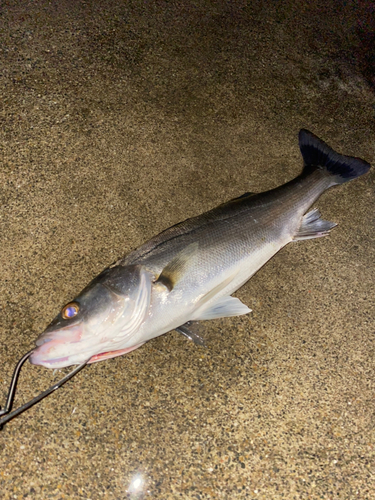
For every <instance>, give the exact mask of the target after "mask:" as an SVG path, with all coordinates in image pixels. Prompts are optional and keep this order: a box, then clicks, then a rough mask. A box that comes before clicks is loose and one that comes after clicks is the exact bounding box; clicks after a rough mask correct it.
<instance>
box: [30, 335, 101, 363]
mask: <svg viewBox="0 0 375 500" xmlns="http://www.w3.org/2000/svg"><path fill="white" fill-rule="evenodd" d="M62 333H63V335H62ZM82 333H83V332H82V328H81V327H80V326H75V327H73V328H70V329H69V330H67V331H65V332H62V331H61V330H60V331H57V332H56V334H54V332H48V331H46V332H45V336H44V334H43V335H41V336H40V337H39V338H38V339H37V341H36V346H37V347H36V349H35V350H34V352H33V353H32V354H31V356H30V358H29V360H30V363H31V364H33V365H40V366H45V367H46V368H64V367H65V366H71V365H74V364H80V363H83V362H84V361H86V360H87V359H89V357H90V355H93V354H96V353H95V351H94V352H93V353H86V352H79V351H78V352H77V347H78V344H79V343H80V342H82Z"/></svg>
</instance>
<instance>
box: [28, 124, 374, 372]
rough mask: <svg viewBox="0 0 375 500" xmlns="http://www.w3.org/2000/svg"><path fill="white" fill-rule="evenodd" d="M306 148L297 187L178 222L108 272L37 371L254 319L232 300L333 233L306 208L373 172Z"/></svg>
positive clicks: (62, 318)
mask: <svg viewBox="0 0 375 500" xmlns="http://www.w3.org/2000/svg"><path fill="white" fill-rule="evenodd" d="M299 147H300V151H301V154H302V157H303V161H304V167H303V170H302V172H301V174H300V175H299V176H297V177H296V178H295V179H293V180H291V181H289V182H287V183H286V184H284V185H282V186H279V187H277V188H275V189H271V190H269V191H266V192H263V193H256V194H255V193H245V194H243V195H242V196H239V197H238V198H235V199H233V200H231V201H229V202H226V203H223V204H221V205H219V206H218V207H216V208H214V209H212V210H209V211H208V212H205V213H203V214H201V215H198V216H196V217H193V218H190V219H187V220H185V221H183V222H180V223H179V224H176V225H174V226H172V227H170V228H169V229H166V230H164V231H163V232H161V233H160V234H158V235H157V236H155V237H153V238H151V239H150V240H149V241H147V242H146V243H144V244H143V245H141V246H140V247H139V248H137V249H136V250H134V251H132V252H131V253H130V254H129V255H127V256H125V257H123V258H121V259H120V260H118V261H117V262H115V263H114V264H112V265H110V266H109V267H107V268H106V269H105V270H104V271H103V272H101V273H100V274H99V275H98V276H97V277H96V278H95V279H94V280H93V281H91V282H90V283H89V284H88V285H87V286H86V287H85V288H84V289H83V290H82V291H81V292H80V293H79V294H78V295H77V296H76V297H75V298H74V299H73V300H72V301H71V302H69V303H68V304H66V305H65V306H64V307H63V308H62V309H61V310H60V312H59V314H58V315H57V316H56V318H55V319H54V320H53V321H52V323H51V324H50V325H49V326H48V327H47V328H46V330H45V331H44V332H43V333H42V334H41V335H40V336H39V337H38V339H37V340H36V348H35V349H34V351H33V352H32V354H31V356H30V362H31V363H32V364H34V365H41V366H44V367H46V368H53V369H55V368H63V367H66V366H71V365H76V364H80V363H83V362H86V361H87V362H88V363H94V362H99V361H102V360H105V359H110V358H114V357H116V356H120V355H123V354H126V353H129V352H131V351H133V350H134V349H138V348H139V347H140V346H142V345H143V344H144V343H145V342H147V341H149V340H151V339H153V338H155V337H158V336H160V335H163V334H165V333H167V332H170V331H172V330H177V331H179V332H180V333H182V334H184V335H187V336H189V330H188V329H187V327H186V324H187V323H188V322H190V321H201V320H210V319H215V318H223V317H231V316H239V315H243V314H248V313H250V312H251V310H250V309H249V307H248V306H247V305H245V304H243V303H242V302H241V301H240V300H239V299H238V298H235V297H233V296H232V294H233V293H234V292H235V291H236V290H238V289H239V288H240V287H241V286H242V285H244V284H245V283H246V282H247V281H248V280H249V279H250V278H251V277H252V276H253V275H254V274H255V273H256V272H257V271H258V270H259V269H260V268H261V267H262V266H263V265H264V264H265V263H266V262H267V261H268V260H269V259H271V257H273V256H274V255H275V254H276V253H277V252H279V251H280V250H281V249H282V248H283V247H285V245H287V244H288V243H291V242H293V241H300V240H305V239H311V238H320V237H323V236H326V235H328V234H329V232H330V231H331V229H332V228H333V227H335V226H336V224H335V223H333V222H329V221H326V220H323V219H322V218H321V215H320V212H319V211H318V210H317V209H315V208H314V209H313V210H311V211H308V210H309V208H310V207H311V206H312V204H313V203H314V202H315V201H316V200H317V199H318V198H319V196H320V195H321V194H322V193H323V192H324V191H326V190H327V189H329V188H331V187H332V186H336V185H340V184H343V183H345V182H348V181H350V180H352V179H355V178H357V177H359V176H361V175H363V174H365V173H366V172H368V170H369V169H370V167H371V166H370V164H369V163H367V162H366V161H364V160H362V159H360V158H357V157H351V156H344V155H341V154H339V153H337V152H336V151H334V150H333V149H332V148H331V147H329V146H328V145H327V144H326V143H325V142H324V141H322V140H321V139H319V138H318V137H317V136H316V135H314V134H313V133H311V132H309V131H308V130H305V129H302V130H300V132H299Z"/></svg>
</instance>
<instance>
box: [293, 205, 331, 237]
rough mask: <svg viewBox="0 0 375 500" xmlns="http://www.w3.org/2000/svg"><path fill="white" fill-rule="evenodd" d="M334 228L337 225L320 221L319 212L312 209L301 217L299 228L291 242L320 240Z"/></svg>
mask: <svg viewBox="0 0 375 500" xmlns="http://www.w3.org/2000/svg"><path fill="white" fill-rule="evenodd" d="M335 226H337V224H335V223H334V222H329V221H328V220H323V219H321V218H320V212H319V210H318V209H317V208H314V209H313V210H311V211H310V212H308V213H307V214H305V215H304V216H303V219H302V223H301V226H300V228H299V230H298V232H297V234H296V235H295V236H294V238H293V240H294V241H299V240H310V239H312V238H321V237H322V236H327V234H329V232H330V230H331V229H333V228H334V227H335Z"/></svg>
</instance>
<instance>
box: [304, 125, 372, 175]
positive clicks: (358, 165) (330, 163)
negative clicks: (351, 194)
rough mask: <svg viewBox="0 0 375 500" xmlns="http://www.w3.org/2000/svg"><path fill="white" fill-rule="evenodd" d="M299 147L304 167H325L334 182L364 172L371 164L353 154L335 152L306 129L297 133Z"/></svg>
mask: <svg viewBox="0 0 375 500" xmlns="http://www.w3.org/2000/svg"><path fill="white" fill-rule="evenodd" d="M299 148H300V150H301V154H302V156H303V160H304V162H305V168H311V167H325V168H326V170H328V172H329V173H330V174H331V175H332V176H333V177H334V179H333V182H334V183H335V184H343V183H344V182H348V181H351V180H352V179H355V178H356V177H359V176H360V175H363V174H365V173H366V172H368V170H369V169H370V168H371V165H370V164H369V163H367V162H366V161H364V160H361V159H360V158H355V157H354V156H344V155H340V154H339V153H336V151H334V150H333V149H332V148H330V147H329V146H328V145H327V144H326V143H325V142H323V141H322V140H321V139H319V137H317V136H316V135H314V134H312V133H311V132H309V131H308V130H305V129H301V130H300V133H299Z"/></svg>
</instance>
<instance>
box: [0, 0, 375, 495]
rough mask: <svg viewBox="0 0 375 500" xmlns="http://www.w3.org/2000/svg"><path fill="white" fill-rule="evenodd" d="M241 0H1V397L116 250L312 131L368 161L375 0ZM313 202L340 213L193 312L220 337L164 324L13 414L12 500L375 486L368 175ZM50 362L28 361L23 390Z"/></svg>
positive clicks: (289, 154) (288, 167) (9, 450)
mask: <svg viewBox="0 0 375 500" xmlns="http://www.w3.org/2000/svg"><path fill="white" fill-rule="evenodd" d="M249 4H250V5H247V4H246V2H241V1H238V2H228V3H225V2H217V3H216V2H205V1H203V0H202V1H196V2H193V1H191V2H188V1H186V2H181V1H176V2H161V1H157V2H146V1H144V2H142V1H137V2H122V1H113V2H111V1H109V0H102V1H100V2H99V1H98V2H90V1H88V2H79V1H77V2H73V1H72V2H68V1H64V0H62V1H61V0H59V1H55V0H53V1H51V2H47V1H35V2H31V1H30V2H27V1H22V2H21V1H20V2H14V1H6V2H2V3H1V4H0V9H1V10H0V35H1V44H0V65H1V73H0V74H1V79H0V89H1V101H0V102H1V111H0V119H1V140H0V150H1V167H0V169H1V171H0V193H1V212H0V214H1V231H0V237H1V248H0V259H1V262H0V269H1V295H0V297H1V298H0V306H1V315H0V316H1V321H0V357H1V373H0V385H1V391H0V396H1V401H4V400H5V396H6V392H7V388H8V384H9V380H10V376H11V373H12V370H13V367H14V365H15V363H16V361H17V360H18V359H19V357H20V356H21V355H22V354H23V353H25V352H26V351H28V350H29V349H30V348H31V347H32V346H33V345H34V340H35V338H36V337H37V336H38V335H39V333H41V332H42V331H43V329H44V328H45V327H46V325H47V324H48V323H49V322H50V321H51V319H52V318H53V317H54V316H55V315H56V314H57V313H58V311H59V309H60V308H61V306H62V305H64V303H66V302H67V301H69V300H70V299H72V298H73V297H74V296H75V295H76V294H77V292H79V291H80V290H81V289H82V288H83V286H85V285H86V284H87V283H88V282H89V280H90V279H92V278H93V277H94V276H95V275H97V274H98V273H99V272H100V271H101V270H102V269H103V268H105V267H106V266H107V265H109V264H110V263H112V262H113V261H114V260H115V259H117V258H118V257H120V256H122V255H124V254H126V253H127V252H129V251H130V250H132V249H133V248H135V247H137V246H138V245H140V244H141V243H142V242H143V241H145V240H146V239H148V238H150V237H151V236H153V235H154V234H156V233H158V232H159V231H161V230H162V229H164V228H166V227H168V226H170V225H172V224H174V223H176V222H178V221H180V220H183V219H185V218H187V217H190V216H193V215H196V214H199V213H201V212H202V211H204V210H207V209H209V208H212V207H213V206H215V205H217V204H219V203H221V202H223V201H225V200H228V199H230V198H232V197H235V196H238V195H240V194H242V193H243V192H245V191H256V192H257V191H263V190H266V189H268V188H271V187H274V186H277V185H279V184H282V183H284V182H285V181H287V180H289V179H291V178H293V177H294V176H296V175H297V174H298V173H299V171H300V169H301V166H302V161H301V156H300V153H299V150H298V143H297V134H298V131H299V129H300V128H301V127H305V128H308V129H310V130H312V131H313V132H314V133H316V134H317V135H319V136H321V137H322V138H323V139H324V140H325V141H327V142H328V143H329V144H331V145H332V146H333V147H335V148H336V149H338V150H339V151H341V152H344V153H346V154H352V155H355V156H360V157H363V158H365V159H366V160H367V161H369V162H374V131H375V124H374V109H375V108H374V105H375V98H374V88H375V77H374V74H375V64H374V48H373V47H374V43H373V42H374V40H375V36H374V30H375V22H374V12H373V10H371V3H370V2H369V3H367V4H366V3H361V4H357V3H355V2H353V3H352V2H341V1H339V0H337V1H336V2H333V1H332V0H331V1H327V0H325V1H322V2H315V1H314V2H298V1H289V2H284V3H283V2H274V3H273V2H261V1H259V2H257V1H255V2H254V1H252V2H249ZM344 4H345V6H344ZM366 5H367V7H366ZM317 206H318V207H319V209H320V210H321V212H322V214H323V216H324V217H325V218H326V219H328V220H332V221H335V222H337V223H338V224H339V225H338V227H337V228H336V229H335V230H334V231H333V232H332V234H331V236H330V237H329V238H324V239H319V240H312V241H306V242H299V243H295V244H293V245H289V246H288V247H287V248H285V249H284V250H282V251H281V252H280V253H279V254H278V255H277V256H276V257H275V258H274V259H273V260H272V261H270V262H269V263H268V264H267V265H266V266H265V267H264V268H263V269H262V270H261V271H260V272H259V273H258V274H257V275H256V276H255V277H254V278H253V279H252V280H251V281H250V282H249V283H248V284H246V285H245V286H244V287H243V288H242V289H241V290H239V291H238V292H237V296H238V297H239V298H240V299H241V300H242V301H243V302H244V303H245V304H247V305H249V307H251V308H252V309H253V313H252V314H251V315H249V316H244V317H240V318H230V319H225V320H217V321H209V322H205V323H204V324H202V325H200V326H199V329H200V332H201V334H202V335H203V336H204V337H205V338H206V341H207V344H208V348H206V349H205V348H203V347H199V346H195V345H194V344H193V343H191V342H189V341H188V340H186V339H185V338H184V337H182V336H180V335H178V334H177V333H176V332H172V333H170V334H168V335H165V336H163V337H160V338H158V339H155V340H153V341H151V342H149V343H148V344H146V345H145V346H143V347H142V348H141V349H139V350H137V351H135V352H134V353H131V354H129V355H128V356H123V357H120V358H116V359H113V360H110V361H105V362H103V363H99V364H97V365H93V366H90V367H88V368H87V369H85V370H84V371H83V372H81V373H80V374H79V375H77V377H76V378H75V379H73V380H72V381H71V382H69V383H68V384H67V385H66V386H64V388H63V389H61V390H60V391H58V392H56V393H55V394H54V395H52V396H50V397H49V398H48V399H46V400H44V401H43V402H41V403H40V404H39V405H37V406H35V407H34V408H32V409H31V410H30V411H28V412H27V413H25V414H23V415H22V416H20V417H18V418H16V419H14V420H13V421H12V422H10V423H9V424H7V426H5V427H4V430H3V431H2V432H1V433H0V492H1V493H0V496H1V498H2V499H11V498H12V499H13V498H15V499H21V498H22V499H47V498H51V499H63V498H65V499H79V498H82V499H92V500H95V499H100V498H104V499H111V498H114V499H123V498H124V499H125V498H132V499H142V498H155V499H163V500H164V499H174V498H182V499H216V498H220V499H245V498H246V499H264V500H273V499H274V500H278V499H287V500H289V499H327V500H328V499H340V500H344V499H347V500H352V499H357V498H358V499H362V500H363V499H372V498H375V472H374V471H375V469H374V466H375V463H374V456H375V451H374V446H375V435H374V409H375V402H374V387H375V377H374V344H375V324H374V312H375V311H374V309H375V307H374V296H375V294H374V257H375V242H374V237H375V236H374V221H375V217H374V208H375V203H374V171H372V172H371V173H370V174H367V175H366V176H365V177H363V178H361V179H360V180H357V181H355V182H352V183H349V184H346V185H345V186H342V187H340V188H336V189H334V190H331V191H329V192H327V193H325V194H324V195H323V196H322V197H321V199H320V200H319V202H318V203H317ZM60 377H61V373H56V374H55V375H53V373H52V371H50V370H47V369H45V368H41V367H35V366H31V365H30V364H29V363H27V365H26V366H25V368H24V370H23V372H22V375H21V379H20V385H19V392H18V394H17V397H16V401H15V406H18V405H19V404H21V403H22V402H24V401H27V400H28V399H30V398H31V397H32V396H33V395H35V394H37V393H38V392H39V391H40V390H42V389H44V388H46V387H48V386H49V385H50V384H51V383H52V381H53V380H57V379H58V378H60Z"/></svg>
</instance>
